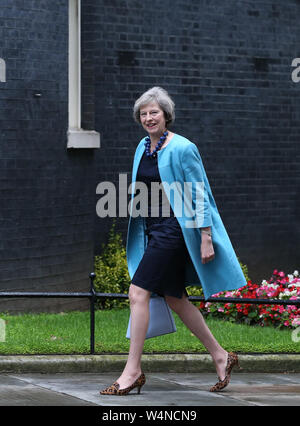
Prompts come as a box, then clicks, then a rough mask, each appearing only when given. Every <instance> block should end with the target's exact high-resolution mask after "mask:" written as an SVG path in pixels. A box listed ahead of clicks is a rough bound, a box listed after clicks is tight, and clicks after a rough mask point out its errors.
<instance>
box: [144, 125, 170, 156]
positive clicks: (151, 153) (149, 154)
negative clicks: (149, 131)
mask: <svg viewBox="0 0 300 426" xmlns="http://www.w3.org/2000/svg"><path fill="white" fill-rule="evenodd" d="M167 136H168V132H167V131H166V132H164V133H163V136H161V137H160V139H159V141H158V143H157V145H156V147H155V149H154V150H153V151H152V152H150V145H151V139H150V137H149V136H147V137H146V139H145V140H146V142H145V144H144V145H145V147H146V149H145V150H146V155H147V157H150V158H156V157H157V151H159V150H160V148H161V146H162V145H163V143H164V142H165V140H166V139H167Z"/></svg>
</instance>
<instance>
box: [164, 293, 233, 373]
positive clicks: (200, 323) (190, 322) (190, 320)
mask: <svg viewBox="0 0 300 426" xmlns="http://www.w3.org/2000/svg"><path fill="white" fill-rule="evenodd" d="M165 299H166V302H167V303H168V305H169V306H170V308H171V309H172V310H173V311H174V312H176V314H177V315H178V316H179V318H180V319H181V320H182V322H183V323H184V324H185V325H186V326H187V327H188V328H189V329H190V330H191V332H192V333H193V334H194V335H195V336H196V337H198V339H199V340H200V341H201V342H202V344H203V345H204V346H205V347H206V349H207V350H208V352H209V353H210V355H211V357H212V359H213V361H214V363H215V366H216V370H217V374H218V376H219V377H220V379H221V380H223V379H224V378H225V369H226V363H227V351H225V349H223V348H222V346H221V345H220V344H219V343H218V341H217V340H216V338H215V337H214V336H213V334H212V332H211V331H210V329H209V328H208V326H207V325H206V323H205V321H204V318H203V316H202V314H201V312H200V311H199V309H198V308H197V307H196V306H195V305H193V304H192V303H191V302H190V301H189V299H188V298H187V297H186V295H185V294H183V295H182V298H181V299H179V298H177V297H172V296H165Z"/></svg>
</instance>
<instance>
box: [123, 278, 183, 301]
mask: <svg viewBox="0 0 300 426" xmlns="http://www.w3.org/2000/svg"><path fill="white" fill-rule="evenodd" d="M139 283H141V284H142V283H143V284H146V282H145V281H142V280H138V283H137V284H135V283H134V282H132V281H131V284H133V285H136V286H137V287H140V288H142V289H143V290H146V291H149V292H150V293H155V294H158V295H159V296H161V297H165V296H170V297H176V298H177V299H182V294H185V295H186V296H187V297H189V294H188V292H187V290H186V288H184V290H183V291H182V294H181V296H176V295H175V294H168V293H166V292H165V293H162V292H161V291H160V290H157V289H153V290H149V289H148V288H144V287H143V286H142V285H140V284H139Z"/></svg>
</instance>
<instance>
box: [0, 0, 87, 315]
mask: <svg viewBox="0 0 300 426" xmlns="http://www.w3.org/2000/svg"><path fill="white" fill-rule="evenodd" d="M67 5H68V2H67V1H64V2H61V1H57V0H55V1H34V0H26V1H19V0H13V1H11V0H10V1H2V2H1V8H0V57H2V58H4V59H5V60H6V65H7V81H6V83H0V193H1V208H0V287H1V290H15V291H18V290H19V291H21V290H27V291H67V290H70V291H79V290H86V289H87V288H88V286H89V278H88V276H89V272H90V271H92V270H93V250H94V243H93V239H94V237H93V225H94V180H95V178H94V175H93V153H92V152H86V151H84V150H77V151H76V152H75V151H70V150H67V149H66V146H67V140H66V132H67V127H68V7H67ZM36 94H40V95H41V96H39V97H37V96H36ZM86 306H87V302H86V301H76V299H75V300H74V299H68V300H67V299H56V300H55V299H46V300H41V299H32V300H28V299H27V300H21V299H16V300H11V299H10V300H7V301H3V299H2V300H1V299H0V311H5V310H11V311H15V312H17V311H23V310H44V311H46V310H64V309H70V308H72V309H75V308H78V307H86Z"/></svg>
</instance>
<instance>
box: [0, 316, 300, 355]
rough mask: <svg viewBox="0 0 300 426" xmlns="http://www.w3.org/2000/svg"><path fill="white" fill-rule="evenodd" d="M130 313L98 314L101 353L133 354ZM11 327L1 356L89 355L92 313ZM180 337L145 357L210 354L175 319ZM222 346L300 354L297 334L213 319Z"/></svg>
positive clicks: (150, 345)
mask: <svg viewBox="0 0 300 426" xmlns="http://www.w3.org/2000/svg"><path fill="white" fill-rule="evenodd" d="M129 314H130V313H129V309H113V310H106V311H96V325H95V329H96V330H95V351H96V353H128V350H129V340H128V339H126V337H125V335H126V331H127V325H128V319H129ZM0 318H1V319H4V320H5V321H6V327H5V331H6V333H5V334H6V336H5V337H6V338H5V341H4V342H0V354H2V355H3V354H46V353H47V354H54V353H57V354H75V353H77V354H81V353H89V335H90V331H89V330H90V329H89V327H90V324H89V312H69V313H61V314H25V315H19V316H13V315H7V314H0ZM174 318H175V322H176V327H177V332H176V333H172V334H168V335H165V336H160V337H155V338H152V339H148V340H146V341H145V346H144V353H154V352H155V353H161V352H168V353H180V352H181V353H205V352H207V351H206V349H205V348H204V346H203V345H202V344H201V343H200V341H199V340H198V339H197V338H196V337H195V336H193V335H192V334H191V332H190V331H189V330H188V329H187V328H186V327H185V325H184V324H183V323H182V322H181V321H180V319H179V318H178V316H177V315H176V314H174ZM207 324H208V326H209V327H210V329H211V331H212V333H213V334H214V336H215V337H216V338H217V340H218V341H219V342H220V344H221V345H222V346H223V347H224V348H225V349H226V350H228V351H229V350H230V351H237V352H244V353H245V352H246V353H253V352H261V353H280V352H281V353H283V352H284V353H300V343H299V342H298V343H295V342H293V341H292V330H278V329H274V328H272V327H260V326H249V325H244V324H233V323H230V322H227V321H221V320H213V319H207Z"/></svg>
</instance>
